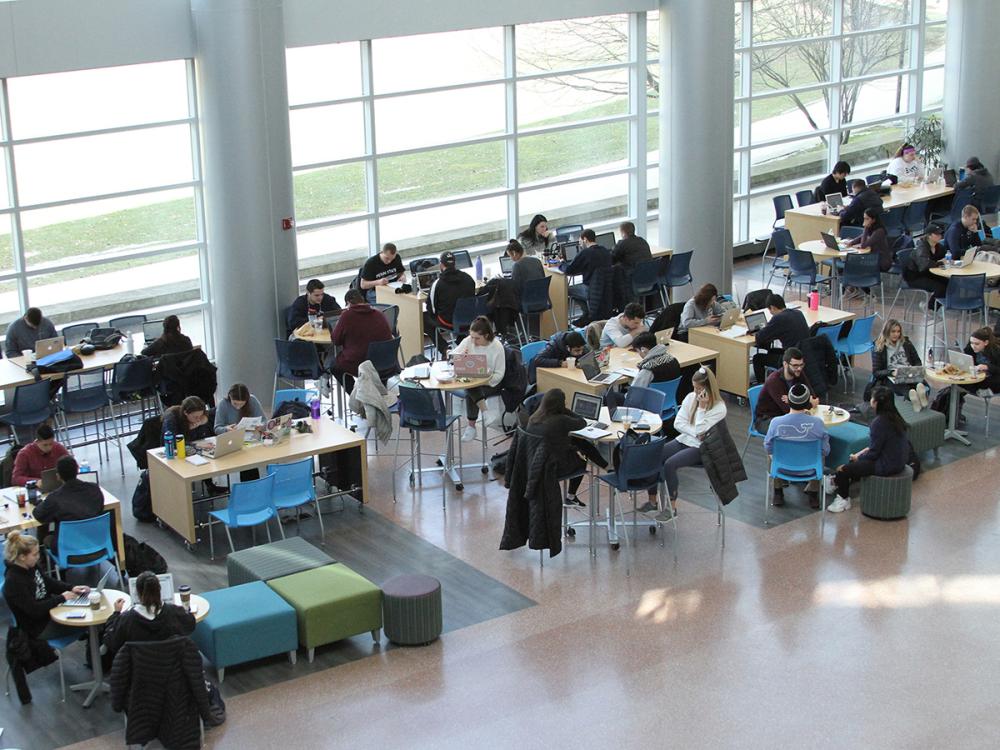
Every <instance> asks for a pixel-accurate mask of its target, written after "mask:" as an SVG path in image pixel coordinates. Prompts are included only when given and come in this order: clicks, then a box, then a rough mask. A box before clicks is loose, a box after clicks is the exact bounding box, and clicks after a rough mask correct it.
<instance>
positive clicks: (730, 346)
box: [671, 302, 856, 396]
mask: <svg viewBox="0 0 1000 750" xmlns="http://www.w3.org/2000/svg"><path fill="white" fill-rule="evenodd" d="M796 304H798V309H799V310H801V311H802V314H803V315H804V316H805V318H806V322H807V323H808V324H809V325H810V326H813V325H815V324H816V323H823V324H826V325H832V324H836V323H842V322H844V321H846V320H851V319H853V318H854V317H856V316H855V314H854V313H852V312H847V311H844V310H838V309H836V308H835V307H824V306H823V305H820V307H819V309H818V310H810V309H809V308H808V306H806V305H802V304H799V303H794V302H793V303H790V304H789V307H792V306H794V305H796ZM765 314H766V315H767V318H768V320H770V319H771V314H770V313H769V312H767V311H765ZM741 325H742V323H741ZM688 341H689V342H690V343H692V344H695V345H696V346H701V347H704V348H706V349H713V350H715V351H716V352H718V366H717V367H716V371H715V376H716V380H717V381H718V383H719V388H720V389H721V390H723V391H726V392H727V393H732V394H734V395H736V396H746V395H747V392H748V391H749V390H750V350H751V349H752V348H753V346H754V337H753V336H752V335H746V336H735V337H734V336H732V335H730V334H729V333H728V332H727V331H720V330H719V329H718V328H716V327H715V326H699V327H697V328H689V329H688ZM672 347H673V344H671V348H672Z"/></svg>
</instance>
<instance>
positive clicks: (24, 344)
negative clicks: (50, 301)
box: [3, 307, 59, 357]
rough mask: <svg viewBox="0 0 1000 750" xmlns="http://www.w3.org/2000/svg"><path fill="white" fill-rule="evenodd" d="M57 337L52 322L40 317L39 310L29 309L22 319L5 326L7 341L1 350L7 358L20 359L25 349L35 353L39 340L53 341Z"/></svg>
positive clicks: (40, 312) (35, 308)
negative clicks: (5, 353)
mask: <svg viewBox="0 0 1000 750" xmlns="http://www.w3.org/2000/svg"><path fill="white" fill-rule="evenodd" d="M58 335H59V334H58V333H56V327H55V326H54V325H52V321H51V320H49V319H48V318H45V317H42V311H41V310H39V309H38V308H37V307H29V308H28V309H27V310H26V311H25V313H24V316H23V317H20V318H18V319H17V320H15V321H13V322H12V323H11V324H10V325H9V326H7V339H6V341H5V342H4V347H3V348H4V351H5V352H7V356H8V357H20V356H21V352H23V351H24V350H25V349H31V351H35V344H36V343H38V341H39V340H40V339H54V338H55V337H56V336H58Z"/></svg>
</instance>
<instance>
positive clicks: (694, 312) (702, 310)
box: [674, 284, 724, 335]
mask: <svg viewBox="0 0 1000 750" xmlns="http://www.w3.org/2000/svg"><path fill="white" fill-rule="evenodd" d="M723 312H724V311H723V309H722V305H720V304H719V290H718V289H716V288H715V284H705V285H703V286H702V287H701V289H699V290H698V291H697V293H695V295H694V296H693V297H692V298H691V299H689V300H688V301H687V302H685V303H684V309H683V310H681V322H680V325H678V326H677V330H675V331H674V334H675V335H676V334H678V333H680V334H687V330H688V329H689V328H701V327H702V326H717V325H719V321H720V320H722V313H723Z"/></svg>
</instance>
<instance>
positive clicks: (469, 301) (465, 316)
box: [438, 297, 479, 344]
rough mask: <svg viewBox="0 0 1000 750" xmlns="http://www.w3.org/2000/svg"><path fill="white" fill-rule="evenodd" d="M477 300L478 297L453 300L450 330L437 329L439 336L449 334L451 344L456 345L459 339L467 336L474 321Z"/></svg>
mask: <svg viewBox="0 0 1000 750" xmlns="http://www.w3.org/2000/svg"><path fill="white" fill-rule="evenodd" d="M478 299H479V298H478V297H460V298H459V299H457V300H455V310H454V312H453V313H452V314H451V328H450V329H447V328H444V327H439V328H438V331H439V335H440V334H441V333H444V334H451V341H452V344H457V343H458V340H459V339H460V338H461V337H463V336H467V335H468V333H469V326H470V325H472V321H473V320H475V319H476V315H477V312H476V311H477V309H478V305H479V303H478Z"/></svg>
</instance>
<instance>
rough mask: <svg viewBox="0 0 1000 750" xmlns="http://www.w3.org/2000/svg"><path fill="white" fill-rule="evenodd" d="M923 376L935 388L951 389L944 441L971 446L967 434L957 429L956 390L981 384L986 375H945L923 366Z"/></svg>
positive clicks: (965, 373) (957, 397)
mask: <svg viewBox="0 0 1000 750" xmlns="http://www.w3.org/2000/svg"><path fill="white" fill-rule="evenodd" d="M924 376H925V377H926V378H927V380H928V381H929V382H930V384H931V385H933V386H934V387H935V388H951V393H950V394H949V399H948V424H947V425H945V430H944V439H945V440H957V441H958V442H960V443H963V444H965V445H972V443H971V442H970V441H969V438H968V437H966V435H968V433H967V432H965V431H964V430H959V429H958V399H959V393H958V389H959V387H960V386H963V385H974V384H976V383H982V382H983V381H984V380H986V374H985V373H982V372H981V373H979V374H978V375H975V376H974V375H972V374H971V373H968V372H963V373H960V374H958V375H945V374H944V373H943V372H941V371H940V370H937V369H935V368H934V367H930V366H925V367H924Z"/></svg>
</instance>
